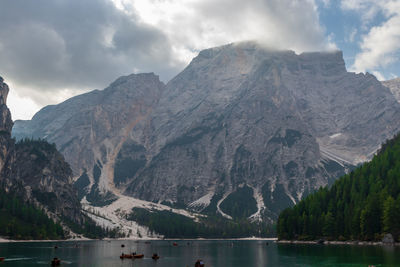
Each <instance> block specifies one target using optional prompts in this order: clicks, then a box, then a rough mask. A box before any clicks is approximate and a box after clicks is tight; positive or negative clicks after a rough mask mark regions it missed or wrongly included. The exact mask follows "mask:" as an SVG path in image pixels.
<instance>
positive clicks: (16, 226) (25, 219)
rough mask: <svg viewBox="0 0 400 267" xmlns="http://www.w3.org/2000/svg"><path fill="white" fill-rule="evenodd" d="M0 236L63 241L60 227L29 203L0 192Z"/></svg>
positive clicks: (62, 232) (63, 236)
mask: <svg viewBox="0 0 400 267" xmlns="http://www.w3.org/2000/svg"><path fill="white" fill-rule="evenodd" d="M0 214H1V216H0V235H1V236H5V237H8V238H11V239H64V238H65V235H64V230H63V229H62V227H61V225H60V224H58V223H55V222H53V220H52V219H50V218H49V217H47V215H46V214H45V213H44V212H43V211H42V210H41V209H38V208H36V207H35V206H34V205H32V204H30V203H26V202H23V201H21V200H20V199H19V198H18V197H17V196H15V195H12V194H8V193H6V192H5V191H4V190H0Z"/></svg>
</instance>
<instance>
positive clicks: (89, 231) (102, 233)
mask: <svg viewBox="0 0 400 267" xmlns="http://www.w3.org/2000/svg"><path fill="white" fill-rule="evenodd" d="M83 219H84V220H83V222H82V223H80V224H78V223H76V222H73V221H71V220H69V219H68V218H63V222H64V223H65V224H66V225H67V226H68V227H69V228H70V229H71V230H72V231H73V232H74V233H76V234H80V235H83V236H85V237H87V238H93V239H103V238H105V237H109V238H120V237H125V235H123V234H121V233H120V231H119V229H108V228H107V229H104V228H102V227H100V226H98V225H96V223H95V222H94V221H93V220H92V219H90V218H89V217H87V216H86V215H84V216H83Z"/></svg>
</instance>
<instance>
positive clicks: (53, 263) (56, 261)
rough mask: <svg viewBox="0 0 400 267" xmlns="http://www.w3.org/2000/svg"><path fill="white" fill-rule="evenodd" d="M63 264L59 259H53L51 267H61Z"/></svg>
mask: <svg viewBox="0 0 400 267" xmlns="http://www.w3.org/2000/svg"><path fill="white" fill-rule="evenodd" d="M60 264H61V260H60V259H59V258H53V260H52V261H51V266H59V265H60Z"/></svg>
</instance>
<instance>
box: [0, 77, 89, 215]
mask: <svg viewBox="0 0 400 267" xmlns="http://www.w3.org/2000/svg"><path fill="white" fill-rule="evenodd" d="M8 91H9V88H8V86H7V84H5V83H4V82H3V79H2V78H1V77H0V185H1V187H2V189H4V190H6V191H7V192H13V193H14V194H16V195H17V196H19V197H21V198H22V199H24V200H25V201H29V202H31V203H35V204H37V205H39V206H40V207H42V208H45V209H46V210H47V211H48V212H49V214H50V215H51V216H53V217H54V218H58V219H61V218H66V219H68V220H69V221H72V222H75V223H80V222H81V221H82V219H83V217H82V214H81V204H80V202H79V200H78V198H77V193H76V190H74V188H73V183H72V182H73V181H72V172H71V169H70V168H69V165H68V163H66V162H65V160H64V157H63V156H62V155H61V154H60V153H59V152H58V151H57V150H56V148H55V145H50V144H48V143H47V142H45V141H31V140H25V141H21V142H19V143H17V144H15V142H14V139H12V138H11V129H12V126H13V122H12V120H11V114H10V111H9V109H8V107H7V105H6V101H7V95H8Z"/></svg>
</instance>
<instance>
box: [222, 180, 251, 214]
mask: <svg viewBox="0 0 400 267" xmlns="http://www.w3.org/2000/svg"><path fill="white" fill-rule="evenodd" d="M220 208H221V209H222V211H223V212H225V213H226V214H229V215H230V216H232V218H234V219H242V218H247V217H249V216H250V215H252V214H254V213H256V212H257V202H256V200H255V199H254V197H253V189H251V188H250V187H248V186H243V187H242V188H238V189H237V190H236V191H235V192H233V193H231V194H230V195H229V196H228V197H227V198H225V199H224V201H222V203H221V205H220Z"/></svg>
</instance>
